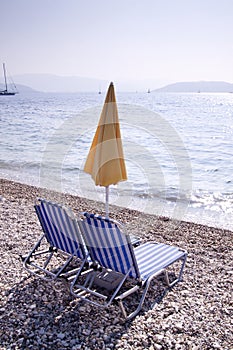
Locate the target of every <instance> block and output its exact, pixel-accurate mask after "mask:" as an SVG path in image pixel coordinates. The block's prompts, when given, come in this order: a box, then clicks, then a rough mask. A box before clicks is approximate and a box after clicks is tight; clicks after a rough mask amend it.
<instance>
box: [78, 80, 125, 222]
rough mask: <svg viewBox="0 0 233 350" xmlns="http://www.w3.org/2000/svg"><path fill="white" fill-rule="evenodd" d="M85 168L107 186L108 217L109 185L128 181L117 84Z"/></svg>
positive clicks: (111, 86) (105, 110) (103, 113)
mask: <svg viewBox="0 0 233 350" xmlns="http://www.w3.org/2000/svg"><path fill="white" fill-rule="evenodd" d="M84 171H85V172H86V173H88V174H90V175H91V177H92V179H93V180H94V182H95V184H96V185H97V186H98V185H99V186H105V188H106V215H107V216H108V214H109V185H116V184H117V183H118V182H120V181H125V180H127V174H126V167H125V161H124V155H123V148H122V141H121V133H120V125H119V119H118V111H117V104H116V97H115V91H114V86H113V83H111V84H110V85H109V88H108V92H107V95H106V98H105V102H104V105H103V109H102V112H101V115H100V120H99V123H98V126H97V129H96V132H95V136H94V139H93V141H92V144H91V147H90V150H89V153H88V156H87V159H86V163H85V166H84Z"/></svg>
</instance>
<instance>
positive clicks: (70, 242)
mask: <svg viewBox="0 0 233 350" xmlns="http://www.w3.org/2000/svg"><path fill="white" fill-rule="evenodd" d="M35 210H36V213H37V216H38V218H39V221H40V223H41V226H42V229H43V231H44V233H45V235H46V238H47V240H48V242H49V243H50V244H51V245H52V246H53V247H55V248H58V249H60V250H62V251H63V252H66V253H68V254H71V255H75V256H77V257H79V258H81V259H84V257H85V249H84V245H83V241H82V237H81V235H80V232H79V227H78V224H77V221H76V219H75V217H74V214H73V213H72V212H71V211H70V210H69V209H68V208H66V207H64V206H61V205H58V204H55V203H52V202H49V201H47V200H44V199H40V200H39V204H36V205H35Z"/></svg>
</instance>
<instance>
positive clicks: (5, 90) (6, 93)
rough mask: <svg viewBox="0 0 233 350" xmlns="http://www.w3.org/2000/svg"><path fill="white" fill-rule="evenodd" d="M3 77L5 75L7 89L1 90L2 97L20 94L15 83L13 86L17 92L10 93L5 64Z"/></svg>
mask: <svg viewBox="0 0 233 350" xmlns="http://www.w3.org/2000/svg"><path fill="white" fill-rule="evenodd" d="M3 75H4V83H5V89H4V90H0V96H12V95H15V94H18V91H17V88H16V86H15V84H14V83H13V86H14V89H15V90H14V91H10V90H9V89H8V84H7V76H6V67H5V63H3Z"/></svg>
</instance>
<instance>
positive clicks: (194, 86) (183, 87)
mask: <svg viewBox="0 0 233 350" xmlns="http://www.w3.org/2000/svg"><path fill="white" fill-rule="evenodd" d="M153 91H156V92H233V84H230V83H226V82H224V81H196V82H180V83H175V84H169V85H166V86H164V87H162V88H160V89H156V90H153Z"/></svg>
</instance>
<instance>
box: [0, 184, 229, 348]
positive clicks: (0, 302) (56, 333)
mask: <svg viewBox="0 0 233 350" xmlns="http://www.w3.org/2000/svg"><path fill="white" fill-rule="evenodd" d="M0 193H1V196H0V203H1V205H0V227H1V230H0V243H1V244H0V256H1V276H0V277H1V278H0V329H1V335H0V349H7V350H19V349H33V350H34V349H35V350H37V349H40V350H46V349H58V350H64V349H71V350H89V349H90V350H95V349H96V350H97V349H98V350H102V349H103V350H112V349H118V350H131V349H133V350H142V349H149V350H154V349H156V350H163V349H177V350H200V349H202V350H207V349H221V350H229V349H231V348H232V344H233V337H232V324H231V317H230V307H231V305H230V304H231V299H230V295H229V291H230V288H231V276H232V266H231V261H232V251H231V248H230V247H231V246H232V238H233V234H232V232H230V231H227V230H221V229H215V228H211V227H207V226H203V225H197V224H193V223H187V222H177V221H173V220H172V219H167V218H160V217H156V216H152V215H146V214H143V213H139V212H137V211H135V210H129V209H123V208H117V207H113V206H111V207H110V210H111V215H112V217H113V218H114V219H116V220H119V221H123V222H124V223H126V225H127V228H128V231H129V232H130V230H132V233H134V234H138V235H139V236H141V238H142V241H143V242H144V241H160V242H163V243H169V244H173V245H177V246H180V247H182V248H184V249H186V250H187V251H188V260H187V263H186V266H185V270H184V278H183V282H182V283H179V284H178V285H176V286H175V287H174V288H173V289H172V290H171V291H169V292H168V293H167V294H166V296H165V297H164V298H162V299H161V301H160V302H159V303H155V304H154V307H152V304H153V302H154V300H155V295H156V294H157V293H158V294H159V293H162V291H163V290H164V289H163V288H164V284H163V282H162V281H161V280H159V281H158V282H157V283H155V282H154V283H153V284H152V285H151V288H150V290H149V292H148V294H147V297H146V301H145V305H144V307H143V310H142V312H140V314H139V315H138V316H137V317H136V318H135V319H133V320H131V321H130V322H125V321H124V319H123V318H122V315H121V313H120V311H119V309H118V308H117V306H112V307H111V308H109V309H98V308H96V307H95V306H92V305H87V304H84V303H83V302H81V303H79V302H78V301H77V300H74V299H73V298H71V296H70V293H69V288H68V287H67V285H65V284H63V283H56V282H54V283H49V282H45V281H43V280H41V279H39V278H38V277H32V276H31V277H30V276H29V275H28V273H27V272H26V271H25V269H24V268H23V266H22V262H21V259H20V258H19V257H20V254H25V253H27V252H29V250H30V249H32V247H33V245H34V244H35V243H36V241H37V240H38V238H39V237H40V235H41V228H40V225H39V224H38V220H37V217H36V215H35V212H34V208H33V204H34V201H35V199H36V198H37V197H46V198H47V199H50V200H53V201H56V202H59V203H61V202H62V203H64V204H66V205H68V206H70V207H71V208H72V209H73V210H74V212H75V213H77V212H78V211H91V212H96V208H97V206H96V202H94V201H88V200H86V199H83V198H78V197H76V196H71V195H67V194H61V193H55V192H52V191H49V190H44V189H39V188H36V187H32V186H27V185H22V184H19V183H14V182H12V181H8V180H3V179H0ZM98 212H99V213H100V214H101V213H103V212H104V204H101V203H100V204H99V205H98ZM133 304H134V300H133V298H131V299H130V298H129V303H128V306H129V307H130V306H133Z"/></svg>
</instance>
